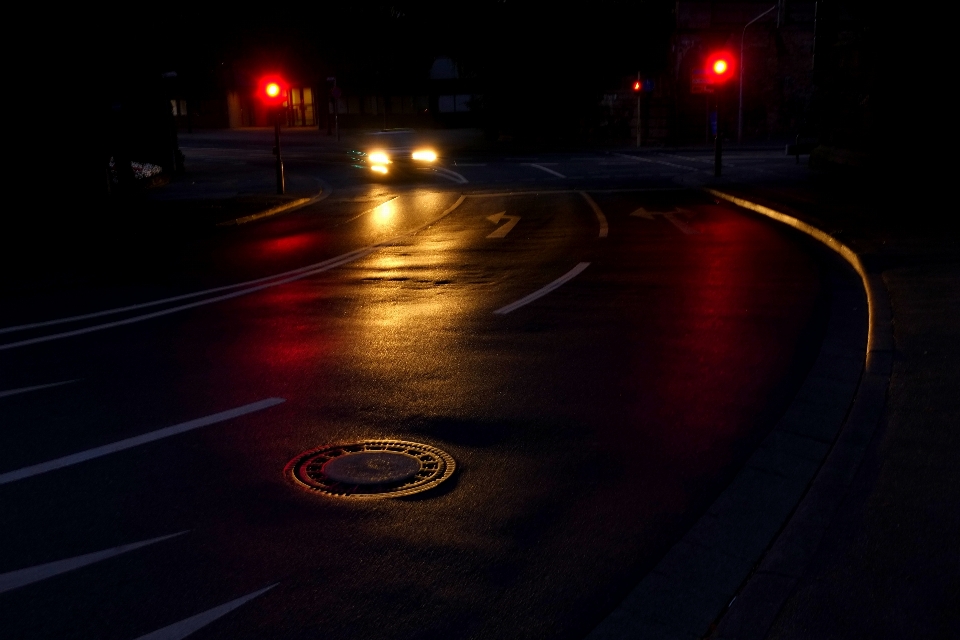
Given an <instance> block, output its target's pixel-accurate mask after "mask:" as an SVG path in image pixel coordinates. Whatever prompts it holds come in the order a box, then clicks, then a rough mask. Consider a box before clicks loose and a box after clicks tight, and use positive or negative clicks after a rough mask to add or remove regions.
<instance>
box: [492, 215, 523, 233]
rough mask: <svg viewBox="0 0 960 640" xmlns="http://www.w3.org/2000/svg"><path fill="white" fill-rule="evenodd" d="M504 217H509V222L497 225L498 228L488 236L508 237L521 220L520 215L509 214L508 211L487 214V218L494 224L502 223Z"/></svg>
mask: <svg viewBox="0 0 960 640" xmlns="http://www.w3.org/2000/svg"><path fill="white" fill-rule="evenodd" d="M502 218H506V219H507V224H505V225H502V226H500V227H497V229H496V230H495V231H494V232H493V233H491V234H490V235H488V236H487V237H488V238H503V237H506V235H507V234H508V233H510V231H511V230H512V229H513V228H514V227H515V226H517V223H518V222H520V216H508V215H507V212H506V211H501V212H500V213H495V214H493V215H492V216H487V220H489V221H490V222H492V223H493V224H500V220H501V219H502Z"/></svg>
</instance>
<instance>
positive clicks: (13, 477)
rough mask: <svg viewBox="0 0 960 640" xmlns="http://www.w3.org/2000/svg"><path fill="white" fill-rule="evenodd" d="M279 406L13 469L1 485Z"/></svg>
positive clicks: (234, 412) (235, 412)
mask: <svg viewBox="0 0 960 640" xmlns="http://www.w3.org/2000/svg"><path fill="white" fill-rule="evenodd" d="M282 402H285V400H284V399H283V398H267V399H265V400H260V401H258V402H251V403H250V404H245V405H243V406H242V407H237V408H235V409H228V410H227V411H221V412H220V413H215V414H213V415H209V416H205V417H203V418H196V419H195V420H188V421H187V422H181V423H180V424H175V425H173V426H172V427H165V428H163V429H157V430H156V431H150V432H148V433H144V434H141V435H139V436H134V437H132V438H127V439H125V440H120V441H118V442H113V443H110V444H105V445H103V446H100V447H95V448H93V449H87V450H86V451H81V452H80V453H74V454H71V455H68V456H63V457H62V458H56V459H55V460H49V461H47V462H41V463H40V464H35V465H31V466H29V467H23V468H22V469H16V470H15V471H8V472H6V473H3V474H0V484H7V483H10V482H16V481H17V480H23V479H25V478H32V477H33V476H38V475H41V474H43V473H48V472H50V471H55V470H57V469H62V468H63V467H69V466H72V465H75V464H79V463H81V462H86V461H87V460H93V459H94V458H100V457H102V456H106V455H109V454H111V453H117V452H118V451H124V450H126V449H132V448H133V447H138V446H140V445H142V444H147V443H149V442H154V441H156V440H161V439H163V438H169V437H170V436H175V435H178V434H181V433H185V432H187V431H191V430H193V429H199V428H200V427H206V426H208V425H211V424H216V423H218V422H223V421H225V420H232V419H233V418H239V417H240V416H245V415H247V414H248V413H254V412H256V411H261V410H263V409H268V408H270V407H273V406H276V405H278V404H280V403H282Z"/></svg>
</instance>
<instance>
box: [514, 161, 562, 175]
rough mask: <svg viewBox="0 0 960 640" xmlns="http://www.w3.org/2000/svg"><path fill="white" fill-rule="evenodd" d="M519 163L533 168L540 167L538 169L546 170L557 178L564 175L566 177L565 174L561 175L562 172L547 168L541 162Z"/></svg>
mask: <svg viewBox="0 0 960 640" xmlns="http://www.w3.org/2000/svg"><path fill="white" fill-rule="evenodd" d="M520 164H523V165H526V166H528V167H535V168H537V169H540V171H546V172H547V173H549V174H550V175H552V176H556V177H558V178H566V177H567V176H565V175H563V174H562V173H560V172H559V171H554V170H553V169H549V168H547V167H545V166H543V165H542V164H536V163H534V162H522V163H520Z"/></svg>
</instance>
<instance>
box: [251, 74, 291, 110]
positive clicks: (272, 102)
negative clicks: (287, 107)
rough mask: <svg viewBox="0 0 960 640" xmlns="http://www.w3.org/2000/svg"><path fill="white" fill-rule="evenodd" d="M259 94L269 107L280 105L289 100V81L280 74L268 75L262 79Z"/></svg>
mask: <svg viewBox="0 0 960 640" xmlns="http://www.w3.org/2000/svg"><path fill="white" fill-rule="evenodd" d="M257 95H258V96H259V98H260V100H261V101H262V102H263V103H264V104H265V105H267V106H268V107H279V106H281V105H282V104H283V103H284V102H286V100H287V83H286V82H284V81H283V78H281V77H279V76H266V77H264V78H261V79H260V88H259V90H258V91H257Z"/></svg>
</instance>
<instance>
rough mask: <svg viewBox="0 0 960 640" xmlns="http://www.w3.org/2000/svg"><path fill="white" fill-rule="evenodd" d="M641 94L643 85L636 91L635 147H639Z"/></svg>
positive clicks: (638, 78) (638, 76) (638, 73)
mask: <svg viewBox="0 0 960 640" xmlns="http://www.w3.org/2000/svg"><path fill="white" fill-rule="evenodd" d="M637 84H640V72H639V71H637ZM642 94H643V85H642V84H640V89H639V90H638V91H637V148H638V149H639V148H640V96H641V95H642Z"/></svg>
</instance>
